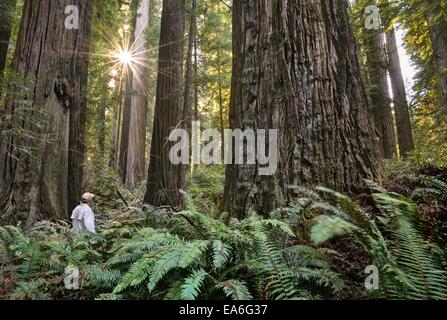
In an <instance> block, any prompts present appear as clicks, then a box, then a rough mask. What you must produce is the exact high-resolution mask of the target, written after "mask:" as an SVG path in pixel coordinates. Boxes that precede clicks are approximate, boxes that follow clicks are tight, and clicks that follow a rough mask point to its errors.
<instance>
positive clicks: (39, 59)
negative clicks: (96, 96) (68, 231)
mask: <svg viewBox="0 0 447 320" xmlns="http://www.w3.org/2000/svg"><path fill="white" fill-rule="evenodd" d="M69 5H75V6H77V8H78V9H79V30H76V29H69V28H66V26H65V18H66V16H67V15H66V14H65V12H64V11H65V8H66V7H67V6H69ZM91 11H92V3H91V1H89V0H41V1H34V0H26V1H25V4H24V11H23V17H22V21H21V25H20V31H19V35H18V40H17V46H16V51H15V55H14V60H13V68H14V70H15V71H16V72H18V73H19V74H20V75H21V76H22V77H29V76H32V77H34V79H35V81H34V84H33V85H32V87H31V88H30V90H28V91H27V95H26V97H25V99H23V100H16V99H13V98H11V97H9V98H7V101H6V114H7V118H8V120H7V128H8V129H9V130H7V131H6V132H7V133H6V134H4V135H3V137H2V141H1V146H2V147H1V151H0V178H1V179H0V181H1V183H2V188H1V195H0V223H16V222H18V221H21V222H24V224H25V226H30V225H32V224H33V223H34V222H35V221H36V220H37V219H40V218H55V217H57V218H66V217H67V215H68V214H69V212H70V211H71V209H72V207H73V205H75V202H76V199H78V198H79V195H80V193H81V182H82V164H83V159H84V142H83V135H84V128H85V106H86V102H87V90H86V84H87V73H88V72H87V71H88V70H87V69H88V54H87V53H88V51H89V45H88V44H89V38H90V25H91ZM4 133H5V132H4Z"/></svg>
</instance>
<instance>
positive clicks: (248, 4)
mask: <svg viewBox="0 0 447 320" xmlns="http://www.w3.org/2000/svg"><path fill="white" fill-rule="evenodd" d="M347 8H348V3H347V1H346V0H315V1H309V0H293V1H292V0H273V1H271V0H269V1H267V0H262V1H259V0H247V1H234V2H233V57H234V61H233V77H232V94H231V107H230V126H231V128H233V129H234V128H241V129H248V128H253V129H255V130H258V129H278V168H277V170H276V172H275V173H274V174H273V175H270V176H260V175H259V172H258V170H257V167H258V166H257V165H228V166H227V171H226V185H225V201H226V208H227V210H229V212H230V213H231V214H232V215H233V216H236V217H239V218H243V217H245V215H246V214H247V212H248V211H249V210H250V209H254V210H256V211H257V212H259V213H264V214H267V213H268V212H269V211H270V210H271V209H273V208H275V207H278V206H281V205H284V204H285V203H287V202H289V201H290V200H291V199H292V198H293V197H294V196H296V194H295V191H296V188H295V187H296V186H315V185H324V186H326V187H329V188H334V189H336V190H339V191H356V190H357V189H358V188H361V187H362V186H364V181H363V179H364V178H368V177H374V176H376V174H377V170H376V166H377V155H376V152H375V150H374V148H375V147H376V145H377V139H376V136H375V133H374V128H373V126H372V125H371V115H370V114H369V108H368V102H367V96H366V93H365V88H364V86H363V84H362V82H361V74H360V66H359V63H358V59H357V56H356V44H355V40H354V37H353V33H352V30H351V26H350V25H349V18H348V14H347ZM272 147H273V146H271V145H270V146H268V148H272ZM294 190H295V191H294Z"/></svg>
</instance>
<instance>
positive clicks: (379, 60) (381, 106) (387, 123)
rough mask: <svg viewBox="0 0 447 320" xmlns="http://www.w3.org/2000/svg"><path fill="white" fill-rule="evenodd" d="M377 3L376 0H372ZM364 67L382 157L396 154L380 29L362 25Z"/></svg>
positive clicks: (385, 61) (388, 157)
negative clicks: (364, 52) (364, 54)
mask: <svg viewBox="0 0 447 320" xmlns="http://www.w3.org/2000/svg"><path fill="white" fill-rule="evenodd" d="M373 3H374V4H376V5H377V1H373ZM363 34H364V37H365V40H364V44H365V45H364V47H365V49H366V69H367V74H368V80H369V97H370V100H371V107H372V112H373V115H374V122H375V124H376V129H377V130H378V133H379V136H380V140H381V143H380V154H381V157H382V158H385V159H393V158H395V157H396V156H397V146H396V135H395V130H394V121H393V113H392V109H391V98H390V93H389V89H388V74H387V71H388V63H387V56H386V49H385V41H384V35H383V32H382V29H374V28H373V29H367V28H366V26H364V29H363Z"/></svg>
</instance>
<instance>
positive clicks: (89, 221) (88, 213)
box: [71, 192, 95, 234]
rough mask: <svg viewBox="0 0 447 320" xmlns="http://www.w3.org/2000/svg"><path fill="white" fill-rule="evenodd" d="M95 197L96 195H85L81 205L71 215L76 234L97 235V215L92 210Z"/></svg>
mask: <svg viewBox="0 0 447 320" xmlns="http://www.w3.org/2000/svg"><path fill="white" fill-rule="evenodd" d="M94 197H95V195H94V194H92V193H89V192H87V193H84V194H83V195H82V198H81V204H79V205H78V206H77V207H76V208H74V210H73V213H72V215H71V220H72V222H73V232H74V233H80V232H87V233H89V234H93V233H95V214H94V213H93V210H92V208H91V207H92V203H93V198H94Z"/></svg>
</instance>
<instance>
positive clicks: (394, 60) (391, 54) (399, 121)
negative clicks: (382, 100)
mask: <svg viewBox="0 0 447 320" xmlns="http://www.w3.org/2000/svg"><path fill="white" fill-rule="evenodd" d="M386 46H387V53H388V63H389V73H390V79H391V88H392V90H393V101H394V113H395V116H396V127H397V141H398V143H399V151H400V156H401V157H405V156H406V155H407V154H408V152H410V151H412V150H414V141H413V133H412V130H411V121H410V113H409V110H408V101H407V92H406V90H405V82H404V78H403V76H402V69H401V66H400V59H399V52H398V49H397V42H396V34H395V32H394V28H393V27H391V28H390V30H389V31H387V32H386Z"/></svg>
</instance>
